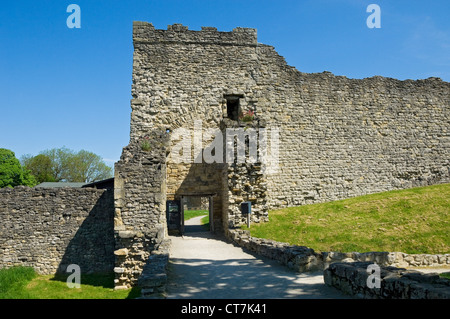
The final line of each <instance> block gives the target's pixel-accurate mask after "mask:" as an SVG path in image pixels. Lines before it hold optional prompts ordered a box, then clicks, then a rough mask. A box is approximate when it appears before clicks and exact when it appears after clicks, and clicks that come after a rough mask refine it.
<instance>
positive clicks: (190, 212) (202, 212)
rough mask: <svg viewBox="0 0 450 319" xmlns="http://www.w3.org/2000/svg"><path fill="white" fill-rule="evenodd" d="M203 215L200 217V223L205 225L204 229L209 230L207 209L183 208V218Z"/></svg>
mask: <svg viewBox="0 0 450 319" xmlns="http://www.w3.org/2000/svg"><path fill="white" fill-rule="evenodd" d="M205 214H206V216H205V217H203V218H202V219H201V224H202V225H203V226H204V227H205V229H206V230H209V215H208V210H207V209H206V210H185V211H184V220H188V219H191V218H194V217H198V216H203V215H205Z"/></svg>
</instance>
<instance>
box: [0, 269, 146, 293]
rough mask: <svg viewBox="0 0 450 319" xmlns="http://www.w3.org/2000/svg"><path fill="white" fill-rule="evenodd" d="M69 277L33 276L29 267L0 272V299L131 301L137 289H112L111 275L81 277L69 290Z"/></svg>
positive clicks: (112, 277) (34, 274)
mask: <svg viewBox="0 0 450 319" xmlns="http://www.w3.org/2000/svg"><path fill="white" fill-rule="evenodd" d="M68 276H69V274H60V275H59V274H58V275H54V276H53V275H48V276H45V275H37V274H36V272H35V271H34V269H33V268H31V267H12V268H9V269H1V270H0V299H133V298H137V297H139V296H140V291H139V289H138V288H132V289H128V290H114V273H105V274H85V275H83V274H81V287H80V288H69V287H68V286H67V282H66V280H67V277H68Z"/></svg>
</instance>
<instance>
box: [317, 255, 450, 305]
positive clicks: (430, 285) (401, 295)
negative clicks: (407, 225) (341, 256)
mask: <svg viewBox="0 0 450 319" xmlns="http://www.w3.org/2000/svg"><path fill="white" fill-rule="evenodd" d="M369 265H371V263H370V262H354V263H334V264H331V265H330V266H329V267H328V268H327V269H325V270H324V273H323V276H324V281H325V284H327V285H329V286H333V287H336V288H338V289H340V290H342V291H343V292H344V293H347V294H350V295H356V296H358V297H361V298H370V299H372V298H380V299H450V280H448V279H444V278H440V277H439V275H437V274H423V273H420V272H417V271H411V270H405V269H402V268H395V267H381V268H380V269H381V270H380V287H379V288H378V287H369V285H368V284H367V280H368V278H369V272H368V271H367V268H368V266H369ZM370 275H372V273H371V274H370Z"/></svg>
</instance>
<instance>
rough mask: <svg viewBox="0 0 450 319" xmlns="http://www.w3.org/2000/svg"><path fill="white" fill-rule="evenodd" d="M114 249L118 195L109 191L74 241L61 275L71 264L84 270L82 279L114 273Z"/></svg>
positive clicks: (64, 259) (62, 265) (61, 269)
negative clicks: (86, 276)
mask: <svg viewBox="0 0 450 319" xmlns="http://www.w3.org/2000/svg"><path fill="white" fill-rule="evenodd" d="M70 218H81V216H77V215H76V216H70ZM67 231H70V229H67ZM114 249H115V241H114V192H113V191H112V190H107V191H105V192H104V193H103V194H102V195H101V196H100V197H99V199H98V200H97V202H96V203H95V205H94V206H93V207H92V209H91V210H90V211H89V214H88V215H87V216H86V217H85V219H84V220H83V222H82V224H81V225H80V226H79V227H78V229H77V231H76V233H75V235H73V237H72V238H71V239H70V241H69V243H68V245H67V247H66V248H65V251H64V254H63V256H62V258H61V261H60V263H59V266H58V269H57V273H58V274H62V273H66V270H67V267H68V266H69V265H70V264H76V265H78V266H79V267H80V270H81V276H82V277H83V274H93V273H109V272H112V271H113V269H114V262H115V258H114Z"/></svg>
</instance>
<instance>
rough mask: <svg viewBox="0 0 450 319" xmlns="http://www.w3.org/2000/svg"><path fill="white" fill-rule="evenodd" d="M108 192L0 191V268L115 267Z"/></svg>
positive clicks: (51, 271)
mask: <svg viewBox="0 0 450 319" xmlns="http://www.w3.org/2000/svg"><path fill="white" fill-rule="evenodd" d="M113 213H114V203H113V194H112V192H111V191H109V190H103V189H101V190H100V189H99V190H97V189H91V188H58V189H54V188H29V187H25V186H17V187H15V188H14V189H10V188H3V189H0V221H1V222H0V268H4V267H11V266H30V267H33V268H34V269H35V270H36V271H37V272H38V273H40V274H54V273H56V272H66V270H67V266H68V265H70V264H77V265H78V266H80V270H81V273H82V274H83V273H94V272H105V271H112V269H113V267H114V254H113V252H114V233H113Z"/></svg>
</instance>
